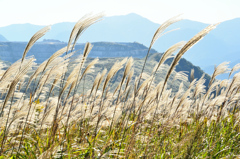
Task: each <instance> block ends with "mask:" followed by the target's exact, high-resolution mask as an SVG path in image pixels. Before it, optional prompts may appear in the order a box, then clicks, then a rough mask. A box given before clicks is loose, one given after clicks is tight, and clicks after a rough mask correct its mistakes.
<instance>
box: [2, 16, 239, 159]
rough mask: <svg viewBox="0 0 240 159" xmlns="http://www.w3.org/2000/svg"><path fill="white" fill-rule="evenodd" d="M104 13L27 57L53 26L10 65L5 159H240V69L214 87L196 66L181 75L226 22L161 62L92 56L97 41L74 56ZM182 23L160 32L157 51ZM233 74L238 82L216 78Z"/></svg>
mask: <svg viewBox="0 0 240 159" xmlns="http://www.w3.org/2000/svg"><path fill="white" fill-rule="evenodd" d="M101 18H102V15H88V16H85V17H83V18H82V19H80V20H79V21H78V22H77V23H76V25H75V26H74V28H73V30H72V33H71V35H70V38H69V43H68V46H66V47H65V48H63V49H61V50H59V51H57V52H56V53H54V54H53V55H52V56H51V57H50V58H49V59H48V60H46V61H45V62H43V63H41V64H40V65H36V64H35V63H34V58H33V57H27V56H26V55H27V52H28V50H29V49H30V48H31V47H32V46H33V45H34V43H35V42H36V41H37V40H38V39H39V38H41V37H42V36H43V35H44V34H45V33H46V32H47V31H49V29H50V27H49V26H48V27H45V28H43V29H42V30H40V31H38V32H37V33H36V34H34V35H33V37H32V38H31V40H30V41H29V43H28V45H27V46H26V49H25V50H24V53H23V57H22V59H20V60H19V61H17V62H15V63H14V64H12V65H11V66H9V67H8V68H7V69H3V68H4V67H5V66H4V65H3V63H0V64H1V65H0V67H1V68H2V69H1V71H0V93H1V98H0V99H1V100H0V121H1V122H0V159H1V158H27V159H32V158H40V159H41V158H44V159H46V158H59V159H60V158H239V157H240V123H239V115H240V114H239V113H240V109H239V100H240V73H239V72H237V71H238V70H239V69H240V65H236V66H235V67H233V68H232V69H229V68H228V66H227V65H228V63H226V62H224V63H222V64H220V65H219V66H217V67H216V68H215V71H214V73H213V75H212V76H211V79H210V82H209V84H208V86H206V85H204V83H205V79H204V77H205V76H204V75H203V76H202V78H200V79H196V78H194V71H193V70H192V72H191V76H190V78H188V77H187V76H186V74H185V73H184V72H176V71H174V69H175V67H176V65H177V64H178V62H179V60H180V59H181V57H182V55H183V54H184V53H185V52H187V50H188V49H190V48H191V47H192V46H193V45H195V44H196V43H197V42H198V41H199V40H201V39H202V38H203V37H204V36H205V35H206V34H207V33H208V32H210V31H211V30H212V29H214V28H215V27H216V26H217V24H216V25H210V26H208V27H207V28H205V29H204V30H202V31H201V32H199V33H198V34H197V35H195V36H194V37H193V38H192V39H191V40H189V41H188V42H179V43H177V44H175V45H173V46H172V47H170V48H169V49H168V50H167V51H166V52H165V53H164V54H163V55H162V56H161V59H160V60H159V61H158V62H150V61H148V60H147V58H148V55H149V52H148V53H147V54H146V58H145V60H142V59H139V60H138V59H135V60H133V58H131V57H127V58H118V59H117V60H116V58H114V59H108V58H106V59H97V58H96V59H88V58H87V56H88V54H89V52H90V51H91V49H92V45H91V44H90V43H86V45H85V49H84V51H83V53H82V54H81V55H80V56H74V59H73V58H71V56H72V55H73V54H74V53H75V52H74V50H72V48H73V47H74V45H75V43H76V42H77V40H78V38H79V37H80V36H81V34H82V33H83V32H84V30H85V29H87V28H88V27H89V26H90V25H92V24H94V23H95V22H97V21H98V20H100V19H101ZM177 21H179V19H178V17H174V18H172V19H169V20H168V21H166V22H165V23H163V24H162V25H161V26H160V27H159V28H158V30H157V31H156V33H155V34H154V36H153V39H152V41H151V44H150V46H149V50H150V49H151V47H152V46H153V44H154V42H155V41H156V40H157V39H158V38H159V37H161V35H163V34H165V32H164V30H165V29H166V28H167V27H168V26H169V25H171V24H173V23H175V22H177ZM175 52H176V53H177V54H176V55H175V57H174V59H173V60H172V63H171V65H170V66H167V65H164V62H165V61H166V60H167V59H169V58H170V57H172V56H173V53H175ZM75 54H76V53H75ZM76 57H77V58H76ZM216 58H217V57H216ZM149 62H150V63H149ZM103 65H104V67H105V68H106V69H103V67H102V66H103ZM100 66H101V67H100ZM227 72H228V73H229V79H226V80H222V81H221V80H216V79H215V78H216V76H218V75H220V74H223V73H227ZM234 73H235V74H234ZM189 79H190V80H189Z"/></svg>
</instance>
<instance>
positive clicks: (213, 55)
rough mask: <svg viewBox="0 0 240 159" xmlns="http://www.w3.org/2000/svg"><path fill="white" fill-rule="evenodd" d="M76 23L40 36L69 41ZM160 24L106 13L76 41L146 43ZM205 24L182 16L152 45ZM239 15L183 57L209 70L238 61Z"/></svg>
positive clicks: (22, 29)
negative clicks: (168, 31)
mask: <svg viewBox="0 0 240 159" xmlns="http://www.w3.org/2000/svg"><path fill="white" fill-rule="evenodd" d="M74 24H75V23H73V22H63V23H57V24H54V25H52V29H51V30H50V32H48V33H47V34H46V35H45V36H44V37H43V38H45V39H56V40H60V41H64V42H66V41H68V38H69V35H70V32H71V30H72V28H73V26H74ZM159 26H160V24H157V23H153V22H151V21H150V20H148V19H146V18H144V17H141V16H139V15H137V14H134V13H132V14H128V15H124V16H113V17H106V18H104V20H102V21H100V22H98V23H96V24H94V25H93V26H91V27H89V28H88V29H87V30H86V31H85V32H84V33H83V35H82V37H80V39H79V41H78V42H79V43H83V42H86V41H89V42H99V41H108V42H134V41H137V42H139V43H142V44H143V45H145V46H147V47H148V46H149V44H150V41H151V39H152V36H153V34H154V32H155V31H156V29H157V28H158V27H159ZM206 26H208V24H205V23H200V22H196V21H191V20H182V21H180V22H177V23H175V24H173V25H172V26H170V27H169V28H168V29H167V30H170V29H176V28H180V29H179V30H176V31H173V32H170V33H168V34H166V35H164V36H163V37H160V38H159V39H158V40H157V41H156V43H155V44H154V46H153V48H154V49H156V50H157V51H158V52H164V51H166V50H167V49H168V48H169V47H170V46H172V45H173V44H175V43H177V42H179V41H188V40H189V39H190V38H192V37H193V36H194V35H195V34H197V33H198V32H199V31H201V30H202V29H204V28H205V27H206ZM42 27H43V26H38V25H32V24H16V25H10V26H6V27H0V34H2V35H3V36H4V37H6V38H7V39H8V40H9V41H28V40H29V39H30V38H31V36H32V35H33V34H34V33H35V32H36V31H38V30H39V29H41V28H42ZM239 46H240V18H236V19H232V20H228V21H225V22H222V23H221V24H219V25H218V26H217V28H216V29H215V30H213V31H211V32H210V33H209V34H208V35H207V36H206V37H205V38H204V39H202V40H201V41H200V42H199V43H198V44H196V45H195V46H194V47H193V48H191V49H190V50H189V51H188V52H187V53H186V54H185V55H184V56H183V57H185V58H186V59H187V60H189V61H191V62H192V63H193V64H194V65H197V66H200V67H201V68H202V69H203V70H204V71H206V72H207V73H209V74H211V73H212V72H211V70H210V69H209V68H210V66H213V65H218V64H220V63H222V62H224V61H231V62H235V61H240V56H239V55H240V47H239Z"/></svg>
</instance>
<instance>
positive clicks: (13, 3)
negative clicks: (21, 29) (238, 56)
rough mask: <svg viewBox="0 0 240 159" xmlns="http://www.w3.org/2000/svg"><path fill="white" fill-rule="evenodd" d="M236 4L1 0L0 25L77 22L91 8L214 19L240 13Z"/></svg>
mask: <svg viewBox="0 0 240 159" xmlns="http://www.w3.org/2000/svg"><path fill="white" fill-rule="evenodd" d="M239 8H240V0H164V1H163V0H84V1H83V0H0V14H1V23H0V27H1V26H7V25H10V24H17V23H32V24H38V25H50V24H54V23H58V22H64V21H69V22H76V21H77V20H78V19H80V18H81V17H82V16H83V15H85V14H87V13H91V12H93V13H99V12H104V13H105V15H106V16H113V15H125V14H128V13H137V14H139V15H141V16H143V17H146V18H148V19H149V20H151V21H153V22H156V23H162V22H164V21H165V20H167V19H169V18H171V17H173V16H175V15H178V14H183V15H182V17H183V18H184V19H190V20H195V21H200V22H204V23H216V22H221V21H225V20H229V19H233V18H237V17H240V9H239Z"/></svg>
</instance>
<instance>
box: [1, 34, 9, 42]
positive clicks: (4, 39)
mask: <svg viewBox="0 0 240 159" xmlns="http://www.w3.org/2000/svg"><path fill="white" fill-rule="evenodd" d="M0 41H8V40H7V39H6V38H5V37H4V36H2V35H1V34H0Z"/></svg>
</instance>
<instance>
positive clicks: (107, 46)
mask: <svg viewBox="0 0 240 159" xmlns="http://www.w3.org/2000/svg"><path fill="white" fill-rule="evenodd" d="M26 45H27V42H0V59H1V60H4V61H9V62H12V63H13V62H16V61H17V60H19V59H21V58H22V54H23V51H24V49H25V47H26ZM92 45H93V48H92V50H91V52H90V54H89V57H100V58H103V57H108V58H109V57H130V56H132V57H135V58H143V57H145V56H146V54H147V51H148V48H147V47H146V46H144V45H143V44H140V43H137V42H134V43H112V42H93V43H92ZM65 46H67V43H65V42H60V41H57V40H44V41H43V42H37V43H35V44H34V45H33V47H32V48H31V49H30V50H29V52H28V53H27V56H32V55H34V56H35V58H36V59H37V61H36V62H37V63H42V62H43V61H45V60H46V59H48V58H49V57H50V56H51V55H52V54H53V53H55V52H56V51H57V50H59V49H61V48H63V47H65ZM84 46H85V44H83V43H78V44H76V46H75V50H76V51H77V52H76V55H79V54H80V53H82V52H83V50H84ZM156 52H157V51H156V50H154V49H152V50H151V51H150V53H156Z"/></svg>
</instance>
